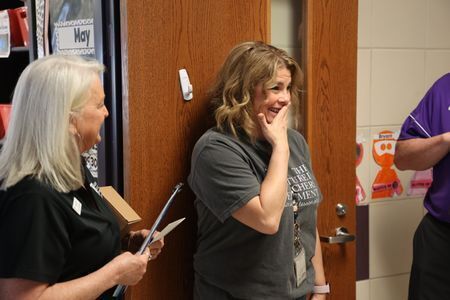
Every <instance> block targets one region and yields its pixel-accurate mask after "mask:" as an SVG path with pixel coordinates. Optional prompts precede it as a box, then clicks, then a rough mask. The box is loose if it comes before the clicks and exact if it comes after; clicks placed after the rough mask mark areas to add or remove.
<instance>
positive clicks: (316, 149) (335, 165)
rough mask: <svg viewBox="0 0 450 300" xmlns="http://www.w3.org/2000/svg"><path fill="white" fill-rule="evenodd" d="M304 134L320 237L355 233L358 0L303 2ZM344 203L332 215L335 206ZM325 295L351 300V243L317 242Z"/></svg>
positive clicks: (353, 265) (353, 243)
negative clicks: (317, 190) (318, 199)
mask: <svg viewBox="0 0 450 300" xmlns="http://www.w3.org/2000/svg"><path fill="white" fill-rule="evenodd" d="M305 4H306V10H305V11H306V12H307V13H306V16H305V18H306V81H307V86H306V98H307V101H306V138H307V140H308V144H309V146H310V149H311V157H312V164H313V169H314V173H315V175H316V177H317V179H318V181H319V185H320V187H321V190H322V193H323V197H324V200H323V202H322V204H321V205H320V209H319V212H318V228H319V232H320V234H321V236H334V235H335V229H336V228H337V227H345V228H347V229H348V231H349V232H350V233H351V234H354V233H355V231H356V230H355V227H356V226H355V200H354V199H355V137H356V62H357V60H356V54H357V13H358V9H357V5H358V1H357V0H346V1H340V0H305ZM338 203H341V204H345V205H346V206H347V213H346V215H345V216H341V217H339V216H337V214H336V205H337V204H338ZM322 250H323V256H324V264H325V273H326V276H327V280H328V281H329V282H330V285H331V290H332V292H331V295H330V296H329V298H328V299H336V300H344V299H345V300H351V299H355V278H356V276H355V272H356V268H355V261H356V257H355V242H349V243H344V244H328V243H322Z"/></svg>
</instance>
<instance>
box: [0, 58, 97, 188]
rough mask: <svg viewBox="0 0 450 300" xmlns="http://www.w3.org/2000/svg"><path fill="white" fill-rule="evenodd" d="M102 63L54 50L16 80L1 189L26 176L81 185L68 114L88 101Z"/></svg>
mask: <svg viewBox="0 0 450 300" xmlns="http://www.w3.org/2000/svg"><path fill="white" fill-rule="evenodd" d="M103 70H104V66H103V65H102V64H100V63H99V62H97V61H95V60H86V59H83V58H81V57H78V56H63V55H50V56H47V57H44V58H41V59H38V60H36V61H34V62H32V63H31V64H30V65H29V66H28V67H27V68H26V69H25V70H24V71H23V73H22V75H21V76H20V78H19V81H18V82H17V85H16V88H15V91H14V96H13V101H12V114H11V118H10V124H9V127H8V132H7V135H6V139H5V142H4V145H3V148H2V150H1V153H0V180H1V187H0V188H1V189H7V188H8V187H10V186H13V185H15V184H16V183H17V182H19V181H20V180H22V179H23V178H24V177H26V176H32V177H35V178H37V179H38V180H40V181H42V182H45V183H47V184H49V185H50V186H52V187H53V188H54V189H56V190H57V191H60V192H69V191H71V190H76V189H78V188H80V187H81V186H82V185H83V181H84V180H83V174H82V171H81V169H82V168H81V162H80V151H79V149H78V146H77V143H76V139H75V137H74V136H73V134H71V133H70V131H69V123H70V121H69V120H70V116H71V113H73V112H79V111H80V110H81V109H82V108H83V106H84V105H85V103H86V101H87V99H88V97H89V92H90V88H91V86H92V83H93V82H94V79H95V78H96V76H98V75H99V74H100V73H101V72H103Z"/></svg>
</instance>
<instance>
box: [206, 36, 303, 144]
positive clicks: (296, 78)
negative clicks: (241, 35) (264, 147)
mask: <svg viewBox="0 0 450 300" xmlns="http://www.w3.org/2000/svg"><path fill="white" fill-rule="evenodd" d="M280 68H287V69H288V70H289V71H290V72H291V78H292V79H291V80H292V81H291V86H292V87H291V102H292V107H293V109H294V112H296V111H297V109H298V103H299V93H300V91H301V88H302V84H303V72H302V70H301V69H300V67H299V65H298V64H297V63H296V62H295V60H294V59H293V58H292V57H290V56H289V55H288V54H287V53H286V51H284V50H282V49H278V48H276V47H274V46H271V45H268V44H265V43H263V42H244V43H241V44H239V45H237V46H235V47H234V48H233V49H232V50H231V51H230V53H229V55H228V57H227V58H226V60H225V62H224V64H223V66H222V68H221V69H220V71H219V73H218V74H217V78H216V81H215V83H214V84H213V86H212V88H211V92H210V95H211V98H212V104H213V109H214V117H215V120H216V126H217V128H218V129H219V130H220V131H222V132H230V133H231V134H233V135H234V136H235V137H237V138H239V136H238V132H240V133H243V134H245V135H246V136H247V137H248V138H250V140H252V141H254V140H255V137H254V134H255V130H256V124H255V122H254V119H253V116H254V112H253V105H252V101H253V95H254V91H255V87H256V86H257V85H258V84H261V83H262V84H263V86H264V87H266V86H268V84H269V83H270V82H273V81H275V78H276V76H277V71H278V70H279V69H280Z"/></svg>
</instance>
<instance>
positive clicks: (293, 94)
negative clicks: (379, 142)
mask: <svg viewBox="0 0 450 300" xmlns="http://www.w3.org/2000/svg"><path fill="white" fill-rule="evenodd" d="M302 79H303V78H302V72H301V69H300V68H299V66H298V65H297V63H296V62H295V61H294V60H293V59H292V58H291V57H289V56H288V55H287V53H286V52H285V51H283V50H281V49H278V48H276V47H273V46H270V45H267V44H265V43H262V42H245V43H242V44H239V45H237V46H236V47H235V48H233V49H232V50H231V52H230V54H229V55H228V57H227V59H226V60H225V63H224V65H223V66H222V68H221V70H220V71H219V73H218V75H217V79H216V82H215V84H214V85H213V88H212V92H211V98H212V102H213V105H214V109H215V120H216V126H215V127H214V128H211V129H209V130H208V131H207V132H206V133H205V134H204V135H203V136H202V137H201V138H200V139H199V140H198V141H197V143H196V145H195V147H194V151H193V154H192V160H191V172H190V175H189V178H188V181H189V185H190V187H191V188H192V190H193V191H194V193H195V195H196V200H195V208H196V211H197V216H198V222H197V229H198V231H197V232H198V233H197V250H196V253H195V255H194V270H195V285H194V299H205V300H206V299H215V300H221V299H306V296H307V295H308V294H312V298H313V299H325V294H326V293H328V290H329V288H328V285H327V284H326V280H325V275H324V270H323V265H322V254H321V250H320V242H319V240H318V234H317V229H316V214H317V206H318V204H319V202H320V200H321V193H320V190H319V187H318V185H317V181H316V179H315V177H314V174H313V172H312V169H311V162H310V156H309V150H308V146H307V144H306V142H305V140H304V138H303V137H302V135H301V134H300V133H298V132H297V131H295V130H293V129H290V128H288V115H289V111H290V110H292V108H295V107H297V104H298V101H299V93H300V90H301V84H302ZM294 110H295V109H294Z"/></svg>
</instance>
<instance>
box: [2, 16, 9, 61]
mask: <svg viewBox="0 0 450 300" xmlns="http://www.w3.org/2000/svg"><path fill="white" fill-rule="evenodd" d="M9 36H10V28H9V15H8V12H7V11H6V10H2V11H0V57H8V56H9V51H10V49H11V45H10V44H9V42H10V37H9Z"/></svg>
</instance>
